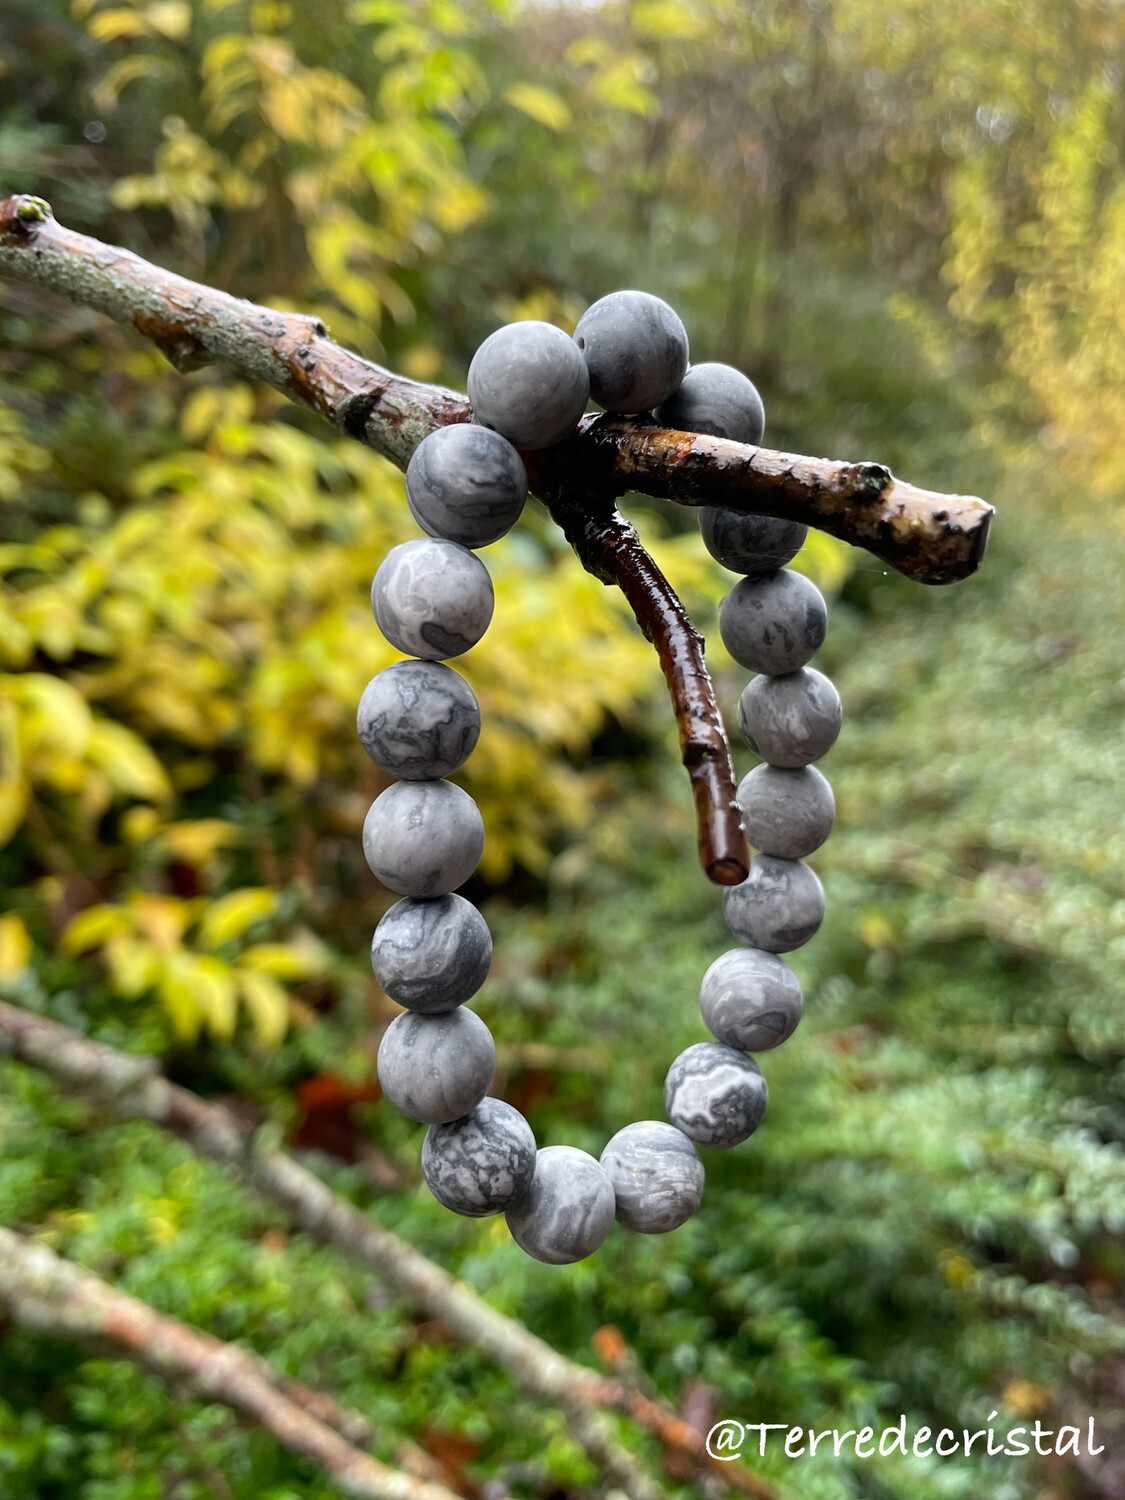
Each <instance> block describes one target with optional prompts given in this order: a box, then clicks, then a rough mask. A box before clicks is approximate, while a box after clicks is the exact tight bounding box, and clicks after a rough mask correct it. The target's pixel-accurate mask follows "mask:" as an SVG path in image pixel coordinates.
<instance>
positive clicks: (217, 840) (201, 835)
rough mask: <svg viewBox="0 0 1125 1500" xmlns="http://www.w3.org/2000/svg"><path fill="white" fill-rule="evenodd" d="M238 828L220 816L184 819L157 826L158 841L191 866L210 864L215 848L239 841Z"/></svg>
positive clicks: (240, 834)
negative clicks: (158, 828)
mask: <svg viewBox="0 0 1125 1500" xmlns="http://www.w3.org/2000/svg"><path fill="white" fill-rule="evenodd" d="M241 839H242V830H241V829H240V828H238V827H237V825H236V824H234V823H226V822H224V821H223V819H222V818H196V819H185V821H183V822H182V823H169V824H168V825H167V826H166V827H164V828H162V829H161V830H160V843H161V845H162V846H163V847H164V848H165V849H166V850H167V851H168V853H169V854H170V855H171V856H172V857H173V859H179V860H182V861H183V863H184V864H185V865H191V866H192V868H193V869H197V870H198V869H201V868H202V867H203V866H204V865H207V864H210V862H211V860H213V859H214V857H215V854H216V852H217V851H218V850H219V849H225V848H230V847H231V845H233V844H237V843H239V842H241Z"/></svg>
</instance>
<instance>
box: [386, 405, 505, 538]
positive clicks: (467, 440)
mask: <svg viewBox="0 0 1125 1500" xmlns="http://www.w3.org/2000/svg"><path fill="white" fill-rule="evenodd" d="M406 498H407V501H408V502H409V505H410V510H411V513H412V514H413V516H414V519H415V520H416V521H417V522H418V525H419V526H421V528H422V530H423V531H424V532H426V533H427V534H428V535H429V536H434V537H442V538H444V539H446V540H447V541H450V542H459V543H460V544H461V546H463V547H487V546H488V544H489V543H490V542H495V541H498V540H499V539H500V537H502V536H503V535H504V533H505V532H507V531H511V529H512V527H513V526H514V525H515V524H516V522H517V521H518V520H519V518H520V514H521V512H522V511H523V507H524V504H525V502H526V500H527V470H526V469H525V468H524V466H523V459H522V458H521V457H520V456H519V454H518V453H517V452H516V450H515V449H514V448H513V447H512V445H511V443H510V442H508V440H507V439H506V438H504V437H501V435H500V433H498V432H492V431H491V430H490V429H489V428H488V427H481V426H479V425H478V424H477V423H475V422H457V423H455V424H454V425H453V426H451V427H439V428H438V429H437V431H436V432H431V433H430V435H429V437H427V438H423V440H422V442H420V443H419V444H418V446H417V448H415V450H414V455H413V457H412V458H411V460H410V463H409V465H408V467H407V470H406Z"/></svg>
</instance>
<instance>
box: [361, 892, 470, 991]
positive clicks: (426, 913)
mask: <svg viewBox="0 0 1125 1500" xmlns="http://www.w3.org/2000/svg"><path fill="white" fill-rule="evenodd" d="M491 963H492V934H491V933H490V932H489V930H488V923H487V922H486V921H485V920H484V918H483V917H482V916H481V914H480V912H479V911H477V909H476V907H475V906H474V905H473V904H472V902H471V901H466V900H465V898H464V896H434V897H432V898H431V899H430V900H428V901H418V900H414V899H411V898H409V897H408V898H407V899H406V900H405V901H396V902H395V904H394V905H393V906H392V907H391V908H390V910H389V911H387V912H385V913H384V915H383V918H382V920H381V921H380V923H379V925H378V927H376V929H375V936H374V937H373V938H372V939H371V967H372V969H373V970H374V973H375V978H376V979H377V980H378V981H379V983H380V984H381V985H382V987H383V989H384V990H385V991H386V992H387V994H388V995H389V996H390V997H391V999H392V1000H395V1001H397V1002H398V1004H399V1005H405V1006H406V1008H407V1009H408V1010H415V1011H418V1012H420V1013H421V1014H423V1015H436V1014H438V1013H439V1012H441V1011H445V1010H452V1009H453V1008H454V1007H455V1006H457V1005H463V1004H464V1003H465V1001H466V1000H469V999H471V998H472V997H473V995H475V994H476V992H477V990H479V989H480V987H481V985H482V984H483V983H484V981H485V980H486V979H487V978H488V970H489V966H490V964H491Z"/></svg>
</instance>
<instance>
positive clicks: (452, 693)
mask: <svg viewBox="0 0 1125 1500" xmlns="http://www.w3.org/2000/svg"><path fill="white" fill-rule="evenodd" d="M356 723H357V727H358V729H359V737H360V740H361V741H362V744H363V748H364V749H365V750H366V751H367V753H368V755H369V756H370V757H371V759H372V760H373V761H374V762H375V764H376V765H377V766H379V767H380V769H381V770H384V771H386V772H387V774H388V775H389V776H399V777H401V778H402V779H403V780H404V781H437V780H439V779H440V778H441V777H443V776H448V775H449V773H450V772H451V771H456V770H457V768H458V767H459V766H462V765H464V763H465V762H466V761H467V760H468V758H469V756H470V755H471V754H472V753H473V750H474V748H475V746H476V743H477V740H478V739H479V738H480V709H479V708H478V706H477V699H476V694H475V693H474V692H473V690H472V688H471V687H470V686H469V684H468V683H467V682H466V681H465V679H464V678H463V677H462V676H461V674H460V672H455V671H454V670H453V668H452V667H447V666H446V665H445V664H444V662H439V661H396V662H393V663H392V664H391V666H389V667H385V668H384V669H383V671H382V672H380V673H378V674H377V675H376V676H375V677H373V678H372V679H371V681H370V682H369V683H368V684H367V686H366V687H365V688H364V690H363V697H362V698H360V700H359V712H358V713H357V715H356Z"/></svg>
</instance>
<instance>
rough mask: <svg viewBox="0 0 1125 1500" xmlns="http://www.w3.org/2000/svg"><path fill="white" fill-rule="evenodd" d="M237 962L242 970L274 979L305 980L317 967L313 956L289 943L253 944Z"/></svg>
mask: <svg viewBox="0 0 1125 1500" xmlns="http://www.w3.org/2000/svg"><path fill="white" fill-rule="evenodd" d="M238 961H239V964H240V966H241V967H242V968H244V969H254V970H256V971H257V972H258V973H261V974H272V976H273V977H274V978H275V979H307V978H308V976H309V975H310V974H315V973H316V971H317V969H318V967H319V965H318V964H317V962H316V958H315V956H314V955H313V954H311V953H308V952H305V951H303V950H302V949H300V948H297V947H296V946H294V945H293V944H290V943H255V944H254V945H253V947H251V948H247V949H246V950H245V951H244V952H243V953H242V954H240V956H239V960H238Z"/></svg>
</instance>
